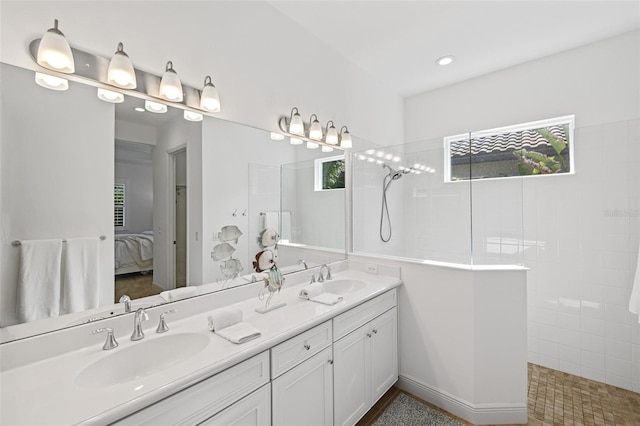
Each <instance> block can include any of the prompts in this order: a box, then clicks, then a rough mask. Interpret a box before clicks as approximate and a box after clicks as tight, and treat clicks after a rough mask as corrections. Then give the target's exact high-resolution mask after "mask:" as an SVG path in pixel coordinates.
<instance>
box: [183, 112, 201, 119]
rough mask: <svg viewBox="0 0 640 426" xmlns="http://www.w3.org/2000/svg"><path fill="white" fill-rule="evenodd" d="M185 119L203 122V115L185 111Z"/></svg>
mask: <svg viewBox="0 0 640 426" xmlns="http://www.w3.org/2000/svg"><path fill="white" fill-rule="evenodd" d="M183 117H184V119H185V120H187V121H202V118H203V117H202V114H200V113H198V112H194V111H188V110H186V109H185V110H184V114H183Z"/></svg>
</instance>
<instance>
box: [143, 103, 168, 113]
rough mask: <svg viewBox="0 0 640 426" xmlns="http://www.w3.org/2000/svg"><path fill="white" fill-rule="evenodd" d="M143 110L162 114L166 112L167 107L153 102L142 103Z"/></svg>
mask: <svg viewBox="0 0 640 426" xmlns="http://www.w3.org/2000/svg"><path fill="white" fill-rule="evenodd" d="M144 109H146V110H147V111H149V112H154V113H156V114H164V113H165V112H167V106H166V105H165V104H159V103H158V102H153V101H144Z"/></svg>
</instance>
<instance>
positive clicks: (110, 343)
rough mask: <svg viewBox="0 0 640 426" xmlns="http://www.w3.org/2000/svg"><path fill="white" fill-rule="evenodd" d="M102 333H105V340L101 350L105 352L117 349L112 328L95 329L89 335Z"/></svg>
mask: <svg viewBox="0 0 640 426" xmlns="http://www.w3.org/2000/svg"><path fill="white" fill-rule="evenodd" d="M103 331H106V332H107V340H106V341H105V342H104V346H102V349H104V350H105V351H108V350H109V349H113V348H117V347H118V342H117V341H116V338H115V337H114V335H113V328H110V327H104V328H97V329H95V330H93V331H92V332H91V333H89V334H98V333H102V332H103Z"/></svg>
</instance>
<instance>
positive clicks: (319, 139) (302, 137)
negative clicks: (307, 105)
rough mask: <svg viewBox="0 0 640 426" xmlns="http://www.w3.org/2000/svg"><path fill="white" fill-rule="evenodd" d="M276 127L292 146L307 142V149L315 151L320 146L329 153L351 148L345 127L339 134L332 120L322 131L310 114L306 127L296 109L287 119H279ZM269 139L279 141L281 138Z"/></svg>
mask: <svg viewBox="0 0 640 426" xmlns="http://www.w3.org/2000/svg"><path fill="white" fill-rule="evenodd" d="M278 127H279V128H280V130H281V131H282V135H283V137H284V136H289V138H290V142H291V144H292V145H301V144H302V143H303V142H305V141H306V142H307V148H309V149H317V148H318V147H320V146H322V152H331V151H333V148H334V147H336V148H341V149H350V148H352V146H353V142H352V140H351V134H350V133H349V129H347V126H342V128H341V129H340V132H338V130H337V129H336V127H335V124H334V123H333V121H332V120H329V121H328V122H327V124H326V126H325V130H324V131H323V129H322V125H321V124H320V121H319V120H318V116H317V115H316V114H311V117H310V118H309V125H308V126H306V125H305V123H304V121H303V120H302V116H301V115H300V111H299V110H298V108H297V107H293V108H292V109H291V114H290V115H289V117H287V116H283V117H280V120H279V121H278ZM271 139H274V140H279V139H281V138H274V137H273V135H272V137H271Z"/></svg>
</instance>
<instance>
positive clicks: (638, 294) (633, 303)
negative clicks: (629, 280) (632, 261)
mask: <svg viewBox="0 0 640 426" xmlns="http://www.w3.org/2000/svg"><path fill="white" fill-rule="evenodd" d="M629 311H630V312H632V313H634V314H637V315H638V323H640V249H639V250H638V263H636V276H635V278H634V280H633V289H632V290H631V299H629Z"/></svg>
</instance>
